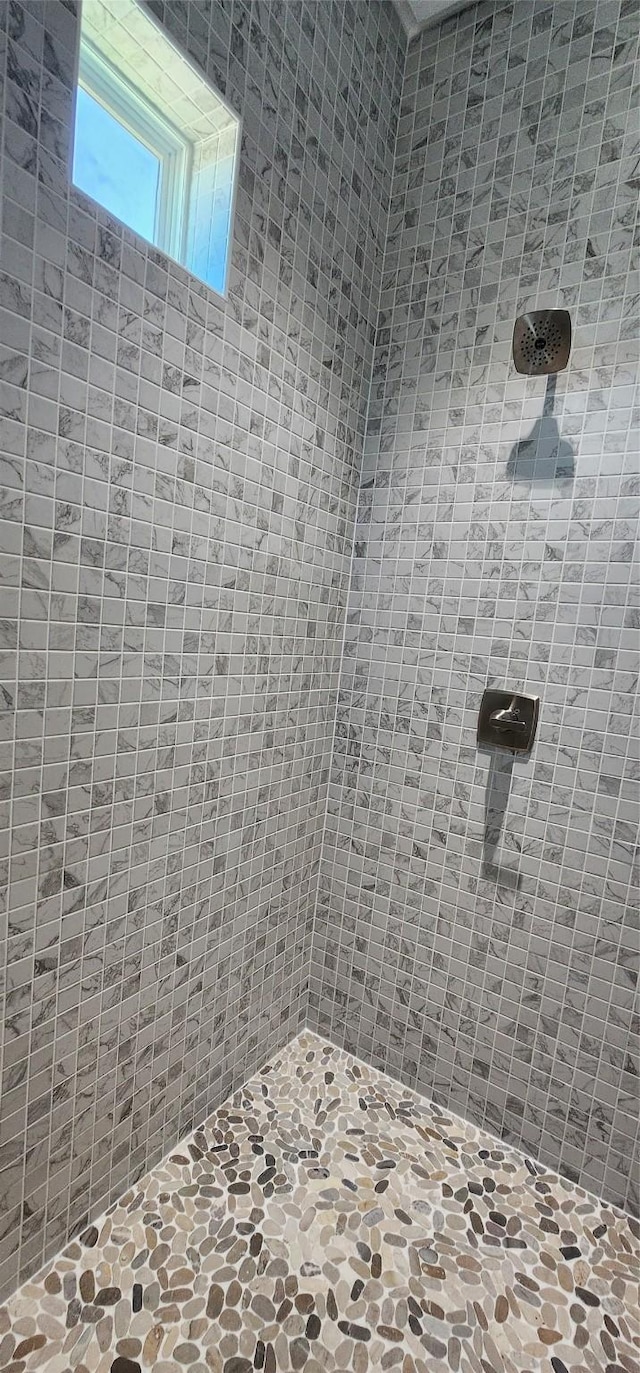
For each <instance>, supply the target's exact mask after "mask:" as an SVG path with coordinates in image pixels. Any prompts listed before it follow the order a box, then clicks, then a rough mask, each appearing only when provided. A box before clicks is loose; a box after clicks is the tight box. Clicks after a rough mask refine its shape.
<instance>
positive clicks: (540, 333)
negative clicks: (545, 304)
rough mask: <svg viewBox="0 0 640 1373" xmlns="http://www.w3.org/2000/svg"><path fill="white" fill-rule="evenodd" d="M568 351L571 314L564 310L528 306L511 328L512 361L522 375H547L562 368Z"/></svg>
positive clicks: (564, 365) (569, 347) (567, 356)
mask: <svg viewBox="0 0 640 1373" xmlns="http://www.w3.org/2000/svg"><path fill="white" fill-rule="evenodd" d="M570 351H571V316H570V314H569V311H568V310H530V311H529V314H528V315H520V316H519V318H518V319H517V320H516V322H515V325H514V329H513V361H514V362H515V365H516V371H517V372H523V373H524V375H525V376H526V377H547V376H549V375H550V374H551V373H553V372H562V371H563V370H564V368H565V367H566V365H567V363H568V361H569V353H570Z"/></svg>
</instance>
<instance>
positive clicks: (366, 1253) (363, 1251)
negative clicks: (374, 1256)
mask: <svg viewBox="0 0 640 1373" xmlns="http://www.w3.org/2000/svg"><path fill="white" fill-rule="evenodd" d="M356 1249H357V1250H358V1253H359V1255H360V1258H361V1259H362V1261H363V1263H370V1262H371V1250H370V1248H369V1245H368V1244H365V1242H364V1240H358V1241H357V1243H356Z"/></svg>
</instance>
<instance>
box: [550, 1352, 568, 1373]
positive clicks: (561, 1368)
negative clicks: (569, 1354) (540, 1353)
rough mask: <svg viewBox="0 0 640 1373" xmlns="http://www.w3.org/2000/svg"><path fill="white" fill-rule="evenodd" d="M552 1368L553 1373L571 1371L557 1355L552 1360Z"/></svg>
mask: <svg viewBox="0 0 640 1373" xmlns="http://www.w3.org/2000/svg"><path fill="white" fill-rule="evenodd" d="M551 1367H552V1369H553V1373H569V1369H568V1368H567V1365H566V1363H563V1362H562V1359H559V1358H558V1356H557V1354H554V1355H553V1358H552V1360H551Z"/></svg>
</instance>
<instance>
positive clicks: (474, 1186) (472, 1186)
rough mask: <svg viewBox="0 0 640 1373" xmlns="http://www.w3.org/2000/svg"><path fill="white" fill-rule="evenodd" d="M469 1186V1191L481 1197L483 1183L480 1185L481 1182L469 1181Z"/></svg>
mask: <svg viewBox="0 0 640 1373" xmlns="http://www.w3.org/2000/svg"><path fill="white" fill-rule="evenodd" d="M468 1188H469V1191H470V1192H472V1193H473V1195H474V1197H481V1196H482V1192H483V1188H482V1187H481V1185H480V1183H479V1182H470V1183H468Z"/></svg>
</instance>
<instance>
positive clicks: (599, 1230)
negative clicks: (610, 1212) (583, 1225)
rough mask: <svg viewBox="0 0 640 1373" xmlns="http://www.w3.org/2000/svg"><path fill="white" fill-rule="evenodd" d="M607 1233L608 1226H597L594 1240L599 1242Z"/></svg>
mask: <svg viewBox="0 0 640 1373" xmlns="http://www.w3.org/2000/svg"><path fill="white" fill-rule="evenodd" d="M606 1233H607V1227H606V1225H596V1228H595V1230H594V1232H593V1237H594V1239H596V1240H599V1239H600V1238H601V1236H602V1235H606Z"/></svg>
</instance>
